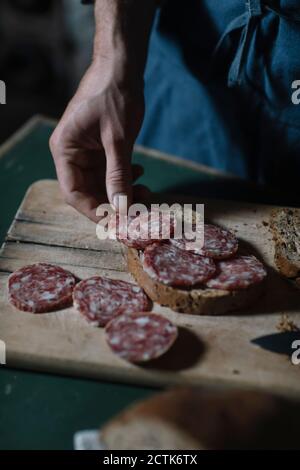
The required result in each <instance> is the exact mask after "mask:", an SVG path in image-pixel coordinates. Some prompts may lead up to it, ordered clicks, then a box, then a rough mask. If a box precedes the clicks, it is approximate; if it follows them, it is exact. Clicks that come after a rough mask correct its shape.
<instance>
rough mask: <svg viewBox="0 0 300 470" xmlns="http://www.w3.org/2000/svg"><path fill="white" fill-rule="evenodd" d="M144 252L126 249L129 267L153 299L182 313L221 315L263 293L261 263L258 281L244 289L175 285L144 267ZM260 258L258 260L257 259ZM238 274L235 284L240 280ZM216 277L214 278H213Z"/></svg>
mask: <svg viewBox="0 0 300 470" xmlns="http://www.w3.org/2000/svg"><path fill="white" fill-rule="evenodd" d="M142 259H143V254H142V253H141V252H139V251H138V250H136V249H134V248H129V249H128V252H127V263H128V270H129V272H130V273H131V274H132V275H133V277H134V278H135V280H136V282H137V283H138V284H139V285H140V286H141V287H142V288H143V289H144V291H145V292H146V294H147V295H148V296H149V297H150V299H151V300H152V301H153V302H157V303H158V304H160V305H163V306H167V307H170V308H171V309H172V310H175V311H176V312H181V313H189V314H196V315H221V314H224V313H227V312H230V311H236V310H239V309H242V308H244V307H246V306H249V305H251V304H252V303H254V302H255V301H256V300H257V299H258V298H259V297H260V296H261V294H262V293H263V290H264V282H263V280H264V278H265V276H266V273H265V271H264V269H263V267H262V265H261V263H260V264H259V273H258V276H257V279H256V281H255V282H249V285H248V287H246V288H241V289H231V290H229V289H228V288H227V289H226V288H223V289H220V288H218V289H217V288H210V287H206V286H197V287H193V288H190V289H188V288H180V287H173V286H170V285H167V284H164V283H162V282H160V281H159V280H157V279H155V278H154V277H152V276H151V275H149V272H147V271H146V270H145V269H144V267H143V262H142ZM257 261H258V260H257ZM240 274H241V273H239V274H237V277H236V284H238V276H240ZM211 280H213V278H211Z"/></svg>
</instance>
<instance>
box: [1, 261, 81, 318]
mask: <svg viewBox="0 0 300 470" xmlns="http://www.w3.org/2000/svg"><path fill="white" fill-rule="evenodd" d="M75 283H76V278H75V276H73V274H71V273H70V272H68V271H65V270H64V269H62V268H60V267H59V266H54V265H52V264H47V263H38V264H32V265H29V266H25V267H23V268H21V269H18V271H15V272H14V273H13V274H11V275H10V277H9V279H8V292H9V300H10V302H11V303H12V304H13V305H14V306H15V307H16V308H18V309H19V310H23V311H25V312H32V313H45V312H51V311H53V310H59V309H62V308H65V307H68V306H70V305H72V292H73V288H74V286H75Z"/></svg>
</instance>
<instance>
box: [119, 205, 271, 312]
mask: <svg viewBox="0 0 300 470" xmlns="http://www.w3.org/2000/svg"><path fill="white" fill-rule="evenodd" d="M150 214H151V212H150ZM154 215H155V216H156V215H157V213H156V212H155V213H154ZM154 220H155V224H154V223H153V221H152V215H151V217H149V216H145V214H143V217H142V221H141V222H140V228H141V230H140V234H141V235H140V237H141V240H140V238H139V233H138V232H137V231H135V230H134V231H131V232H132V233H131V238H128V237H127V238H124V237H119V238H118V237H117V238H118V239H119V241H120V242H122V243H123V244H124V245H125V246H126V248H127V262H128V270H129V272H130V273H131V274H132V275H133V277H134V278H135V280H136V282H137V283H138V284H139V285H140V286H141V287H142V288H143V289H144V291H145V292H146V294H147V295H148V296H149V297H150V299H151V300H152V301H153V302H157V303H158V304H160V305H163V306H167V307H170V308H171V309H173V310H175V311H177V312H183V313H190V314H198V315H201V314H202V315H220V314H224V313H227V312H230V311H234V310H240V309H243V308H244V307H245V306H249V305H250V304H251V303H253V302H254V301H255V300H256V299H257V298H258V297H259V296H260V294H261V293H262V291H263V286H264V282H263V281H264V279H265V277H266V274H267V273H266V269H265V267H264V266H263V264H262V263H261V262H260V261H259V260H258V259H257V258H256V257H255V256H253V255H243V256H242V255H241V254H239V243H238V239H237V237H236V236H235V234H234V233H232V232H231V231H230V230H227V229H226V228H223V227H219V226H217V225H214V224H211V223H204V224H201V225H197V218H196V214H195V213H192V223H191V224H190V227H191V228H192V231H189V232H186V231H184V232H183V234H182V233H181V234H180V235H179V236H177V233H176V229H177V228H178V226H179V224H181V227H182V222H183V220H182V219H178V218H177V217H175V219H174V218H173V219H172V218H171V219H170V217H169V219H168V217H167V216H162V217H161V218H158V217H155V219H154ZM168 220H169V221H170V222H171V223H170V222H169V223H170V227H169V233H170V236H169V238H168V239H166V238H162V237H159V235H160V234H161V233H162V232H163V231H164V232H165V231H166V228H168V227H166V224H167V221H168ZM125 223H126V222H125ZM127 224H128V226H127V227H125V228H130V226H131V225H132V224H135V225H138V219H137V220H135V219H129V221H127ZM153 226H155V228H156V229H157V230H156V232H157V234H158V236H156V237H155V238H153V236H150V233H151V230H150V229H151V228H153ZM184 227H185V225H184ZM116 228H117V229H118V231H119V234H120V233H121V232H122V235H123V231H124V226H122V225H121V224H120V222H118V220H117V221H116ZM189 230H190V228H189ZM181 232H182V231H181ZM132 235H133V236H132ZM173 235H174V236H173ZM140 241H142V242H143V243H140ZM145 241H146V243H145Z"/></svg>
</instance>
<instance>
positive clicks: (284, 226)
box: [270, 208, 300, 278]
mask: <svg viewBox="0 0 300 470" xmlns="http://www.w3.org/2000/svg"><path fill="white" fill-rule="evenodd" d="M270 228H271V230H272V232H273V238H274V242H275V263H276V266H277V268H278V269H279V271H280V272H281V274H283V275H284V276H286V277H289V278H294V277H297V276H299V274H300V209H287V208H280V209H274V210H273V211H272V214H271V219H270Z"/></svg>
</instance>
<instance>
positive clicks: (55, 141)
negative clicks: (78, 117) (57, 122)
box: [49, 130, 60, 153]
mask: <svg viewBox="0 0 300 470" xmlns="http://www.w3.org/2000/svg"><path fill="white" fill-rule="evenodd" d="M59 141H60V136H59V131H57V130H55V131H54V132H53V133H52V135H51V137H50V139H49V146H50V150H51V151H52V152H54V153H55V152H56V150H57V148H58V145H59Z"/></svg>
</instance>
